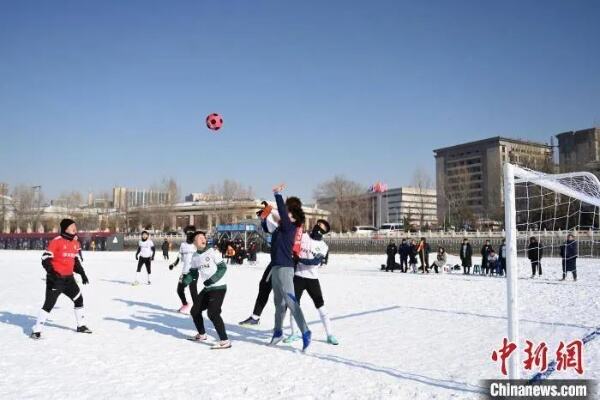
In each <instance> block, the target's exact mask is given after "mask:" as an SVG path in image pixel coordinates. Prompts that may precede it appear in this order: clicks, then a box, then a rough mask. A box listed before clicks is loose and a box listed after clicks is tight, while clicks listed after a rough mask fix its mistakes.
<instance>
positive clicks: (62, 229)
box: [60, 218, 75, 233]
mask: <svg viewBox="0 0 600 400" xmlns="http://www.w3.org/2000/svg"><path fill="white" fill-rule="evenodd" d="M74 223H75V221H73V220H72V219H69V218H65V219H63V220H62V221H60V233H64V232H65V231H66V230H67V228H68V227H69V226H71V225H73V224H74Z"/></svg>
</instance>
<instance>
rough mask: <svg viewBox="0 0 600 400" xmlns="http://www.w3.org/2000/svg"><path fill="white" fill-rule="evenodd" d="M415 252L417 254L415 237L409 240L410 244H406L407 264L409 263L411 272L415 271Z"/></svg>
mask: <svg viewBox="0 0 600 400" xmlns="http://www.w3.org/2000/svg"><path fill="white" fill-rule="evenodd" d="M417 254H419V252H418V250H417V243H416V242H415V239H411V240H410V245H409V246H408V265H410V267H411V269H412V272H413V273H415V274H416V273H417Z"/></svg>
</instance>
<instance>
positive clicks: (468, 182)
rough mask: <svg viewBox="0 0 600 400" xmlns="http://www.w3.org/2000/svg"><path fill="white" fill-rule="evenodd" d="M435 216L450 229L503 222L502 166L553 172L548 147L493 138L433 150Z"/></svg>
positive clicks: (550, 153) (541, 144)
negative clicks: (470, 223)
mask: <svg viewBox="0 0 600 400" xmlns="http://www.w3.org/2000/svg"><path fill="white" fill-rule="evenodd" d="M433 152H434V155H435V162H436V188H437V213H438V214H437V216H438V221H439V222H440V224H441V223H444V222H445V223H448V224H450V225H455V224H464V223H469V222H475V220H488V221H490V222H493V221H500V220H502V219H503V215H504V209H503V188H502V186H503V175H502V166H503V164H504V163H505V162H510V163H512V164H516V165H520V166H523V167H526V168H531V169H535V170H538V171H547V172H552V171H553V170H554V162H553V153H552V147H551V146H549V145H548V144H544V143H537V142H530V141H524V140H516V139H509V138H504V137H493V138H489V139H484V140H478V141H475V142H469V143H463V144H459V145H456V146H451V147H444V148H441V149H437V150H434V151H433Z"/></svg>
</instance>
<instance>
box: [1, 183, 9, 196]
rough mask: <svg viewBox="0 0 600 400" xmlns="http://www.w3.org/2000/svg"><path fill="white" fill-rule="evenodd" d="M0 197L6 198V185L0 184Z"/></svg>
mask: <svg viewBox="0 0 600 400" xmlns="http://www.w3.org/2000/svg"><path fill="white" fill-rule="evenodd" d="M0 196H8V183H2V182H0Z"/></svg>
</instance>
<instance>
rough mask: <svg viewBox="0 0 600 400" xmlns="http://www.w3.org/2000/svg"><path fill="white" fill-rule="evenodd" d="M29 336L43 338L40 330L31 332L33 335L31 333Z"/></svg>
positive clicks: (37, 338)
mask: <svg viewBox="0 0 600 400" xmlns="http://www.w3.org/2000/svg"><path fill="white" fill-rule="evenodd" d="M29 337H30V338H32V339H33V340H40V339H41V338H42V334H41V333H40V332H31V335H29Z"/></svg>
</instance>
